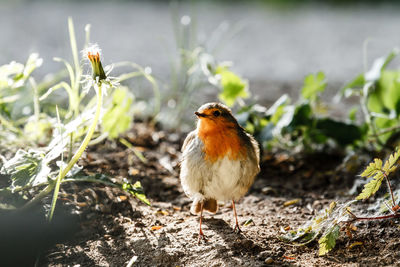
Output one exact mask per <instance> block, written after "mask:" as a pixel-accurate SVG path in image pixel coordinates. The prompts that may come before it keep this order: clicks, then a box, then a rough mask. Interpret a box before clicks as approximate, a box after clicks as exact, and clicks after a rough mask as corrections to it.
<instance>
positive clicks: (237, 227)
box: [233, 224, 242, 234]
mask: <svg viewBox="0 0 400 267" xmlns="http://www.w3.org/2000/svg"><path fill="white" fill-rule="evenodd" d="M233 232H235V233H236V234H240V233H242V229H240V227H239V225H238V224H236V225H235V228H233Z"/></svg>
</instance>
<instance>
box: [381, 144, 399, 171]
mask: <svg viewBox="0 0 400 267" xmlns="http://www.w3.org/2000/svg"><path fill="white" fill-rule="evenodd" d="M399 157H400V150H399V149H397V151H395V152H394V153H393V154H391V155H390V157H389V159H388V160H386V162H385V165H384V166H383V171H384V172H385V173H386V175H389V173H391V172H393V171H395V170H396V169H397V166H394V165H395V164H396V162H397V160H398V159H399Z"/></svg>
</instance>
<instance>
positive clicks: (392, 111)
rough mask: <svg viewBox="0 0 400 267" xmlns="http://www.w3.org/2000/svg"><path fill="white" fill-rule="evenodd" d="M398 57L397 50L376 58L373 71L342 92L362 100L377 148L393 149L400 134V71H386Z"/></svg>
mask: <svg viewBox="0 0 400 267" xmlns="http://www.w3.org/2000/svg"><path fill="white" fill-rule="evenodd" d="M397 55H398V50H397V49H394V50H393V51H392V52H390V53H389V54H388V55H387V56H386V57H381V58H378V59H376V60H375V61H374V63H373V65H372V67H371V69H370V70H368V71H366V72H364V73H362V74H359V75H357V76H356V78H354V79H353V80H352V81H351V82H350V83H349V84H347V85H346V86H344V87H343V88H342V90H341V95H342V96H344V97H350V96H357V97H358V98H359V101H360V107H361V111H362V114H363V117H364V121H365V123H366V125H367V129H368V139H369V140H370V141H372V142H371V144H372V145H373V148H375V149H379V148H382V147H384V146H386V147H389V148H391V149H393V148H394V146H396V144H395V143H396V140H397V136H398V134H399V133H400V124H399V118H400V80H399V79H400V71H399V70H388V69H387V67H388V65H389V64H390V62H391V61H392V60H393V59H394V58H395V57H396V56H397ZM354 110H356V109H354ZM353 113H354V111H353ZM393 142H394V144H393ZM393 145H394V146H393Z"/></svg>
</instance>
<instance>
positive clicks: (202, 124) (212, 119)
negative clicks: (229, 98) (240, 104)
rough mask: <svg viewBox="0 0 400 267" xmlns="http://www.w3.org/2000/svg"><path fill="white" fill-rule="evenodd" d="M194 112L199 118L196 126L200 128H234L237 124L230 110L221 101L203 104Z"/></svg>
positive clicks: (207, 129)
mask: <svg viewBox="0 0 400 267" xmlns="http://www.w3.org/2000/svg"><path fill="white" fill-rule="evenodd" d="M195 114H196V116H197V117H198V118H199V121H198V124H197V127H198V128H199V129H202V130H206V131H212V130H214V129H215V130H216V129H224V128H226V129H229V128H231V129H234V128H236V127H237V126H238V123H237V121H236V119H235V118H234V117H233V115H232V112H231V110H230V109H229V108H228V107H227V106H225V105H223V104H221V103H207V104H204V105H203V106H201V107H200V108H199V109H198V110H197V111H196V112H195Z"/></svg>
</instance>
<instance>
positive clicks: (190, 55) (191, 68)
mask: <svg viewBox="0 0 400 267" xmlns="http://www.w3.org/2000/svg"><path fill="white" fill-rule="evenodd" d="M174 11H175V13H174V16H173V17H174V21H173V25H174V33H175V40H176V46H177V58H176V59H175V60H174V61H173V62H172V68H171V69H172V70H171V81H170V83H169V84H168V85H167V88H166V89H167V90H166V93H165V94H164V95H163V97H162V98H163V102H164V105H163V109H162V110H163V112H161V114H160V115H159V118H158V120H159V121H160V122H162V123H163V125H164V126H166V127H170V128H177V127H181V126H182V125H184V124H185V122H186V121H185V119H186V118H187V116H185V114H187V111H188V108H189V107H190V108H192V106H194V105H196V106H198V105H199V100H203V99H204V94H203V93H204V92H205V90H206V88H209V87H213V88H214V89H217V90H218V92H219V94H218V97H219V100H220V101H221V102H223V103H225V104H226V105H228V106H233V105H234V104H235V103H237V102H242V101H241V99H245V98H248V97H249V96H250V93H249V90H248V82H247V81H246V80H244V79H242V78H241V77H239V76H238V75H237V74H236V73H234V72H233V71H232V70H231V69H230V66H231V65H232V64H231V63H230V62H219V61H217V60H216V59H215V57H214V53H215V51H216V49H212V48H209V47H207V45H206V44H205V45H201V44H199V41H198V39H197V35H196V33H197V28H196V21H195V20H194V19H193V18H191V17H189V16H179V14H178V13H177V12H176V9H174ZM225 26H226V25H225ZM225 26H224V27H223V28H225ZM226 28H227V27H226ZM227 30H228V28H227V29H223V30H222V29H221V28H218V29H217V30H216V31H215V32H214V33H212V34H211V36H212V37H215V36H217V35H219V36H220V37H221V36H223V35H224V32H226V31H227ZM216 32H218V33H216ZM215 38H217V37H215ZM215 38H214V39H215ZM211 39H213V38H211ZM211 41H214V42H216V43H218V42H220V43H222V41H216V40H210V42H211ZM204 100H205V99H204ZM190 114H192V113H191V112H190ZM190 121H191V120H190Z"/></svg>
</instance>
